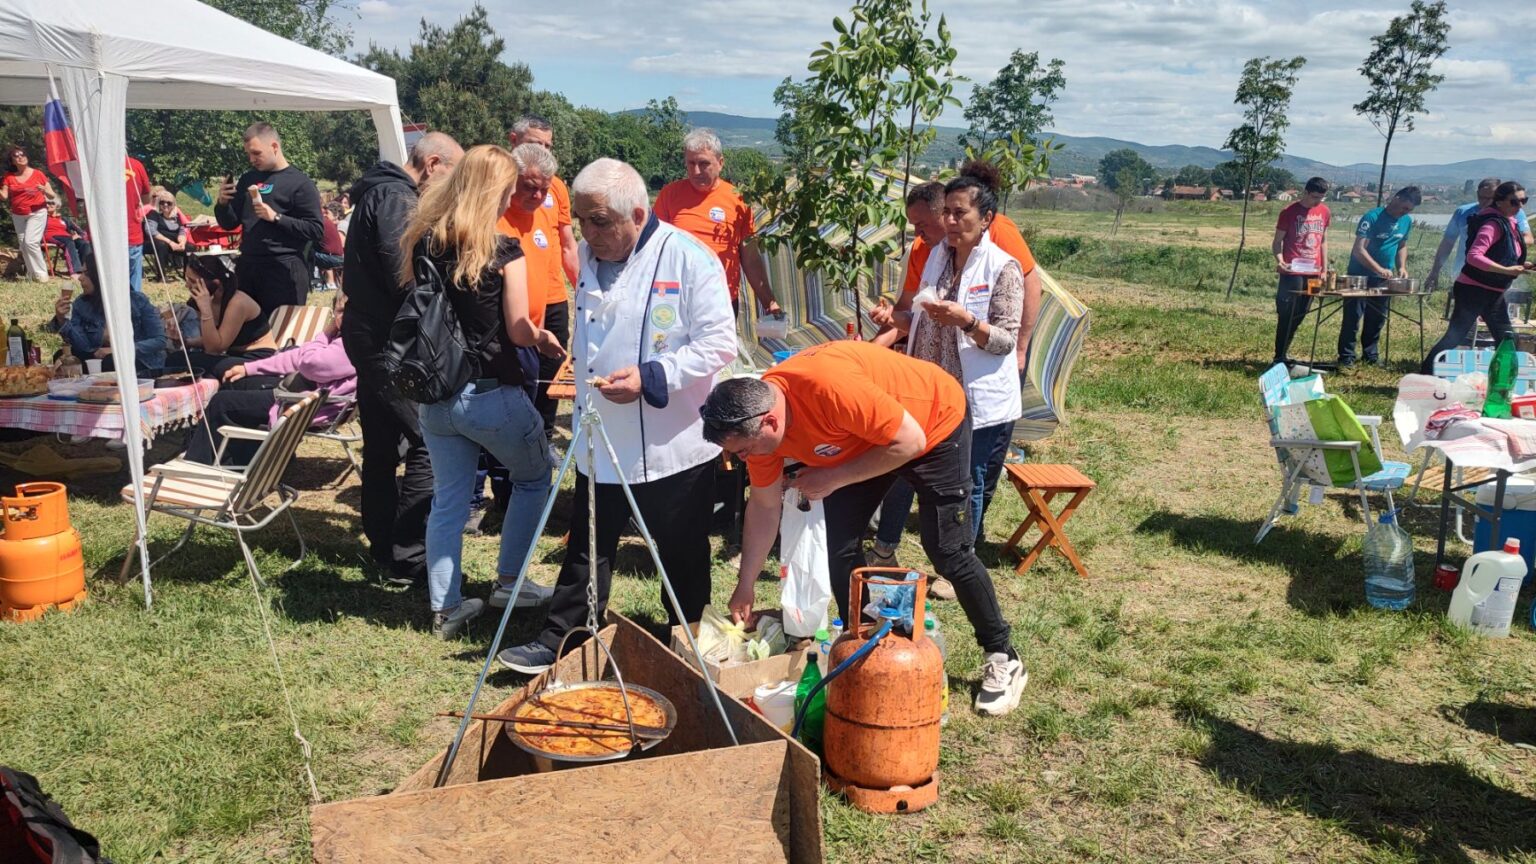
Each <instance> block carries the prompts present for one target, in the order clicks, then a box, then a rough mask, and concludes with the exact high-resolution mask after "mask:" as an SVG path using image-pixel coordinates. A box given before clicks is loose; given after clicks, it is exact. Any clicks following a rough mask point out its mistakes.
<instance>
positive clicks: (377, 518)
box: [357, 374, 432, 579]
mask: <svg viewBox="0 0 1536 864" xmlns="http://www.w3.org/2000/svg"><path fill="white" fill-rule="evenodd" d="M357 415H358V421H359V422H360V423H361V424H362V427H363V470H362V503H361V507H362V511H363V536H364V537H366V538H367V539H368V549H369V553H370V555H371V556H372V557H373V560H374V561H375V562H377V563H379V564H380V565H383V566H386V567H389V568H390V569H391V570H392V571H393V572H394V573H395V574H397V575H400V576H405V577H408V578H412V579H415V578H422V579H425V578H426V573H427V515H428V514H429V513H431V511H432V459H431V457H430V456H428V455H427V445H426V442H425V441H423V440H422V437H421V423H420V421H419V420H418V419H417V416H416V403H414V402H411V401H409V400H407V399H403V398H401V397H400V396H399V395H398V394H396V393H394V391H393V390H392V389H390V388H389V387H388V386H387V384H386V383H385V382H381V381H378V380H376V379H375V378H374V376H371V375H362V374H359V376H358V388H357ZM402 463H403V464H404V465H405V472H404V474H403V475H401V476H396V472H397V471H398V470H399V468H400V466H401V464H402Z"/></svg>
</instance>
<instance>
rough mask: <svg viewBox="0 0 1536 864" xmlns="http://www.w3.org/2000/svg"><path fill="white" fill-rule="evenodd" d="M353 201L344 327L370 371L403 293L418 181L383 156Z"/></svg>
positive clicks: (352, 352) (355, 360)
mask: <svg viewBox="0 0 1536 864" xmlns="http://www.w3.org/2000/svg"><path fill="white" fill-rule="evenodd" d="M352 201H353V208H352V221H351V222H350V223H349V224H348V226H347V246H346V251H345V253H344V254H343V256H342V265H341V269H342V285H343V286H344V288H345V291H346V293H347V314H346V315H345V316H344V317H343V318H342V329H341V332H342V341H343V342H344V344H345V345H346V346H347V357H348V358H350V359H351V360H352V365H353V366H354V367H356V368H357V370H358V372H359V373H361V374H363V375H367V373H368V372H369V371H371V370H372V369H373V367H375V366H376V365H377V361H378V355H379V352H380V351H381V350H382V349H383V347H384V344H385V342H386V341H387V339H388V338H389V327H390V324H392V323H393V322H394V320H395V313H397V312H399V311H400V303H401V301H402V300H403V299H404V298H405V292H404V289H403V288H402V287H401V285H400V270H401V268H402V266H403V265H404V264H405V261H406V256H405V253H404V252H402V251H401V249H400V235H401V234H403V233H405V226H406V223H407V222H409V221H410V218H411V212H412V211H413V210H414V209H415V207H416V181H415V180H413V179H411V175H409V174H407V173H405V171H404V169H402V168H401V167H400V166H398V165H396V164H394V163H393V162H379V163H376V164H375V165H374V166H373V167H371V168H369V169H368V170H367V171H365V172H363V176H362V178H361V179H359V180H358V181H357V185H355V186H353V187H352Z"/></svg>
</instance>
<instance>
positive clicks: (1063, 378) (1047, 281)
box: [1013, 267, 1091, 441]
mask: <svg viewBox="0 0 1536 864" xmlns="http://www.w3.org/2000/svg"><path fill="white" fill-rule="evenodd" d="M1037 270H1038V271H1039V273H1040V317H1039V318H1037V319H1036V321H1035V330H1034V332H1033V333H1032V334H1031V335H1030V341H1029V357H1028V358H1027V359H1026V361H1025V370H1026V372H1027V373H1028V376H1027V378H1026V379H1025V384H1024V390H1023V393H1022V396H1023V398H1024V416H1023V417H1020V418H1019V420H1018V422H1017V423H1015V424H1014V425H1013V440H1014V441H1039V440H1041V439H1043V438H1048V437H1050V435H1051V433H1052V432H1055V431H1056V427H1057V426H1059V425H1061V421H1062V419H1063V418H1065V417H1066V414H1067V411H1066V408H1067V380H1068V379H1069V378H1071V377H1072V366H1073V365H1074V364H1075V363H1076V362H1077V355H1078V354H1079V353H1080V352H1081V351H1082V350H1083V340H1085V339H1087V338H1088V321H1089V318H1090V317H1091V312H1090V310H1089V309H1088V307H1087V306H1084V305H1083V303H1082V301H1080V300H1078V299H1077V298H1076V297H1073V296H1072V293H1071V292H1069V291H1068V290H1067V289H1065V288H1063V287H1061V283H1059V282H1057V281H1056V279H1055V278H1054V277H1052V276H1051V274H1049V273H1047V272H1045V268H1044V267H1039V268H1037Z"/></svg>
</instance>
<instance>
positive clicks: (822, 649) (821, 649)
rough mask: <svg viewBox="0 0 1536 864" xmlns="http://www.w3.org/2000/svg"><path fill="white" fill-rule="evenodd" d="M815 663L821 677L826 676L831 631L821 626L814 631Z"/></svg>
mask: <svg viewBox="0 0 1536 864" xmlns="http://www.w3.org/2000/svg"><path fill="white" fill-rule="evenodd" d="M815 638H816V665H817V666H819V667H821V677H823V678H825V677H827V668H828V665H829V663H830V662H831V659H832V633H831V631H829V630H828V629H827V628H825V627H823V628H821V629H820V630H817V631H816V637H815Z"/></svg>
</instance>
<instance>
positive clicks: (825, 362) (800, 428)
mask: <svg viewBox="0 0 1536 864" xmlns="http://www.w3.org/2000/svg"><path fill="white" fill-rule="evenodd" d="M763 380H764V381H767V382H769V383H770V384H775V385H777V386H778V388H779V389H780V390H782V391H783V392H784V401H785V403H786V404H787V405H788V407H789V420H788V424H787V427H786V428H785V430H784V440H783V441H781V442H780V443H779V448H778V449H777V450H775V451H774V452H773V453H771V454H769V455H767V456H748V457H747V458H746V463H747V473H748V475H750V477H751V478H752V485H753V486H758V487H763V486H767V485H768V484H770V483H772V482H773V481H775V480H777V479H779V477H780V476H781V475H782V474H783V473H784V460H785V459H786V458H787V459H793V460H795V461H797V462H803V463H805V464H806V465H810V466H815V467H823V466H827V465H840V464H842V463H844V462H847V461H848V460H849V459H852V458H854V457H855V456H858V455H859V454H861V453H864V452H866V451H868V450H870V449H872V448H874V447H886V446H888V445H890V444H891V442H893V441H895V440H896V433H897V431H898V430H900V429H901V419H902V416H903V414H911V415H912V419H914V420H916V421H917V422H918V424H919V425H921V426H922V427H923V432H924V434H925V435H927V437H928V447H927V449H925V450H924V451H923V452H924V453H926V452H928V450H931V449H932V448H933V446H934V445H935V444H938V443H939V442H940V441H943V440H944V439H945V438H946V437H948V435H949V433H951V432H953V431H955V427H957V426H959V425H960V421H962V420H964V419H965V388H963V387H961V386H960V382H959V381H956V380H955V378H954V376H952V375H950V374H949V373H948V372H945V371H944V370H943V369H941V368H940V367H939V366H938V365H937V364H934V363H929V362H928V361H926V360H917V359H915V358H912V357H908V356H907V355H905V354H901V353H899V352H896V351H892V350H890V349H889V348H882V347H880V346H879V345H875V344H874V343H872V342H852V341H846V340H845V341H838V342H823V343H822V344H820V345H817V346H815V347H813V348H807V349H805V350H803V351H800V352H799V353H797V354H795V355H794V356H793V357H790V358H789V359H788V360H785V361H783V362H782V363H779V364H778V365H776V366H774V367H773V368H772V369H770V370H769V371H768V372H766V373H764V374H763Z"/></svg>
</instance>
